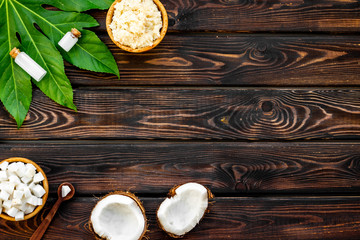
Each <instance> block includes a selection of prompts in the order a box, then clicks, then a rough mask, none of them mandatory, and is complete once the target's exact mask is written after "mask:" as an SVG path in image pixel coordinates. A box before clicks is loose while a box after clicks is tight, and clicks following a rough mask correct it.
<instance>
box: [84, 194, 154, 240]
mask: <svg viewBox="0 0 360 240" xmlns="http://www.w3.org/2000/svg"><path fill="white" fill-rule="evenodd" d="M110 195H123V196H127V197H130V198H131V199H133V200H134V201H135V202H136V204H137V205H138V206H139V208H140V210H141V212H142V214H143V216H144V220H145V227H144V231H143V233H142V234H141V236H140V238H139V240H141V239H143V238H145V239H148V237H147V236H146V234H147V232H148V231H149V230H148V227H149V224H148V219H147V218H146V215H145V208H144V206H143V204H142V202H141V201H140V199H139V198H138V197H136V196H135V194H133V193H131V192H129V191H126V192H124V191H115V192H110V193H108V194H106V195H105V196H104V197H102V198H100V199H99V200H98V202H97V203H96V205H95V206H94V207H93V208H92V211H93V210H94V208H95V207H96V206H97V204H98V203H99V202H100V201H101V200H103V199H104V198H106V197H108V196H110ZM92 211H91V213H92ZM90 216H91V214H90ZM89 230H90V232H92V233H93V234H94V236H95V239H97V240H106V238H102V237H100V236H99V235H98V234H97V233H96V232H95V230H94V228H93V225H92V222H91V217H90V218H89Z"/></svg>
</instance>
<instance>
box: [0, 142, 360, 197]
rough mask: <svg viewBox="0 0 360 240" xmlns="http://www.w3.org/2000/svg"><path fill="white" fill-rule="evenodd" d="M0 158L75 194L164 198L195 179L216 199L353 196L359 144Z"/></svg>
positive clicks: (133, 149)
mask: <svg viewBox="0 0 360 240" xmlns="http://www.w3.org/2000/svg"><path fill="white" fill-rule="evenodd" d="M0 153H1V154H0V156H1V158H2V159H4V158H8V157H13V156H23V157H27V158H29V159H32V160H34V161H36V163H37V164H39V165H40V166H41V167H42V168H43V169H44V171H45V172H46V174H47V177H48V180H49V183H50V191H51V193H53V194H55V193H56V190H57V186H59V185H60V184H61V183H62V182H65V181H66V182H71V183H73V184H74V186H75V187H76V189H77V193H78V194H81V195H86V194H87V195H92V194H106V193H107V192H112V191H115V190H122V191H124V190H128V189H131V190H132V191H135V192H137V193H141V194H166V193H167V192H168V191H169V189H170V188H171V187H173V186H175V185H177V184H179V182H181V183H185V182H194V181H195V182H199V183H201V184H204V185H206V186H207V187H208V188H210V189H211V191H212V192H214V193H215V195H216V194H221V195H224V194H235V193H239V194H244V193H255V194H260V193H269V194H270V193H272V194H273V193H330V192H331V193H358V192H359V191H360V179H359V176H360V168H359V163H360V143H319V142H317V143H316V142H315V143H306V142H304V143H302V142H301V143H296V142H295V143H278V142H268V143H231V142H218V143H217V142H209V143H206V142H203V143H201V142H191V143H186V142H183V143H181V142H178V143H176V142H147V141H145V142H139V141H130V142H120V143H118V142H113V141H110V142H109V141H107V142H98V141H96V142H90V143H83V142H81V141H80V142H78V141H72V142H70V143H61V142H60V143H59V142H54V143H44V142H40V143H38V142H33V143H21V144H15V143H7V144H1V145H0Z"/></svg>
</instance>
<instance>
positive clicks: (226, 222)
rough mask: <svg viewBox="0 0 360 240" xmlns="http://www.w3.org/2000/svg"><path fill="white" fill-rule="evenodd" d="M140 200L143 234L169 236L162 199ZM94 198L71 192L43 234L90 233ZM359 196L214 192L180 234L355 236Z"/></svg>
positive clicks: (13, 227) (23, 233)
mask: <svg viewBox="0 0 360 240" xmlns="http://www.w3.org/2000/svg"><path fill="white" fill-rule="evenodd" d="M141 200H142V201H143V202H144V207H145V209H146V214H147V217H148V218H149V230H150V232H149V233H148V237H150V239H170V238H169V237H167V236H166V234H165V233H163V232H162V230H160V229H159V227H158V226H157V224H156V214H155V213H156V210H157V207H158V206H159V204H160V203H161V201H162V200H163V199H161V198H141ZM96 201H97V200H96V199H95V198H76V199H74V200H71V201H70V202H67V203H64V204H63V206H61V208H60V210H59V212H58V214H57V215H56V216H55V218H54V220H53V222H52V223H51V225H50V227H49V229H48V231H47V232H46V233H45V235H44V239H49V240H51V239H63V236H71V239H74V240H75V239H79V240H80V239H81V240H84V239H94V238H93V235H92V233H91V232H90V230H89V225H88V221H89V216H90V212H91V209H92V208H93V207H94V205H95V203H96ZM53 202H54V201H52V203H53ZM359 202H360V198H359V197H321V198H319V197H309V198H289V197H286V198H285V197H284V198H275V197H274V198H261V197H257V198H216V199H215V203H214V205H213V206H211V207H210V213H209V214H207V215H206V216H205V218H204V219H203V220H202V221H201V222H200V224H199V225H198V226H197V227H196V228H195V229H193V231H191V232H190V233H189V234H188V235H186V236H185V237H184V239H199V240H203V239H261V238H264V239H342V240H343V239H356V238H357V237H358V236H359V234H360V205H359ZM49 205H50V204H47V208H49ZM47 211H48V210H47ZM44 215H45V214H44V212H42V214H41V215H37V216H36V217H35V218H34V219H30V220H28V221H25V222H6V221H4V220H0V226H1V228H0V233H1V236H2V238H3V239H14V237H16V239H18V240H21V239H28V238H29V237H30V236H31V234H32V232H33V231H35V229H36V227H37V226H38V225H39V224H40V222H41V219H42V218H43V217H44Z"/></svg>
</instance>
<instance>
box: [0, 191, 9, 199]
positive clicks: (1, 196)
mask: <svg viewBox="0 0 360 240" xmlns="http://www.w3.org/2000/svg"><path fill="white" fill-rule="evenodd" d="M9 197H10V194H9V193H8V192H6V191H4V190H1V192H0V199H1V200H3V201H6V200H8V199H9Z"/></svg>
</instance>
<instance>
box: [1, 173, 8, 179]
mask: <svg viewBox="0 0 360 240" xmlns="http://www.w3.org/2000/svg"><path fill="white" fill-rule="evenodd" d="M0 180H1V181H5V180H8V176H7V173H6V171H0Z"/></svg>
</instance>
